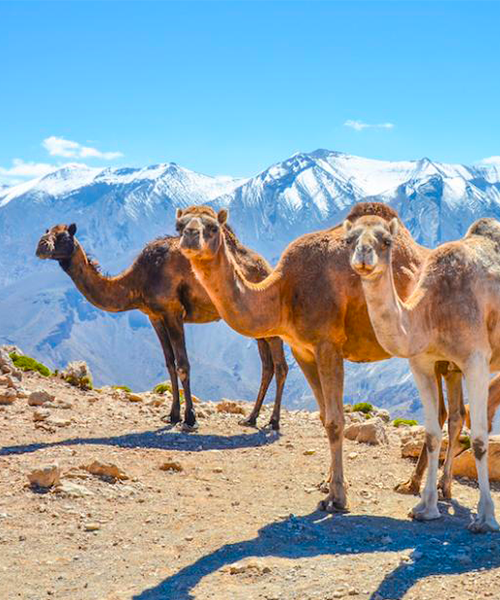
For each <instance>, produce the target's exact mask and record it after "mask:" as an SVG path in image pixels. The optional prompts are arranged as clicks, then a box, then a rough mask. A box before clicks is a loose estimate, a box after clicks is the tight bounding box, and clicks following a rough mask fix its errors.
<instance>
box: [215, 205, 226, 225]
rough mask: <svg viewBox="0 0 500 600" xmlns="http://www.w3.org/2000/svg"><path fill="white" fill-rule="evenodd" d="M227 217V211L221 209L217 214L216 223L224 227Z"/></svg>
mask: <svg viewBox="0 0 500 600" xmlns="http://www.w3.org/2000/svg"><path fill="white" fill-rule="evenodd" d="M228 217H229V211H227V210H226V209H225V208H221V209H220V210H219V212H218V213H217V221H219V223H220V224H221V225H224V224H225V223H226V221H227V218H228Z"/></svg>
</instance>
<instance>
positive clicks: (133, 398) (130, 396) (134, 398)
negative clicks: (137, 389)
mask: <svg viewBox="0 0 500 600" xmlns="http://www.w3.org/2000/svg"><path fill="white" fill-rule="evenodd" d="M127 399H128V400H129V401H130V402H142V396H139V394H133V393H132V392H127Z"/></svg>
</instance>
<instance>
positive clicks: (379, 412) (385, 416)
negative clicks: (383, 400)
mask: <svg viewBox="0 0 500 600" xmlns="http://www.w3.org/2000/svg"><path fill="white" fill-rule="evenodd" d="M375 416H377V417H379V419H382V421H384V423H389V421H390V420H391V414H390V413H389V411H388V410H385V409H384V408H377V409H376V411H375Z"/></svg>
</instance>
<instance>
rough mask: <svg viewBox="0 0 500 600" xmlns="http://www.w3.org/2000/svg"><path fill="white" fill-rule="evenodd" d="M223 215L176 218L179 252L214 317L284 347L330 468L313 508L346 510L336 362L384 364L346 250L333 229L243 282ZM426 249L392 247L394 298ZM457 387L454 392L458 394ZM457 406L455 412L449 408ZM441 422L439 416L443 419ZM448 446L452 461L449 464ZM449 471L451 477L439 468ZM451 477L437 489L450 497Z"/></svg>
mask: <svg viewBox="0 0 500 600" xmlns="http://www.w3.org/2000/svg"><path fill="white" fill-rule="evenodd" d="M365 214H375V215H380V216H381V217H382V218H384V219H387V220H390V219H392V218H393V217H395V216H396V213H395V212H394V211H393V210H392V209H391V208H389V207H387V206H386V205H384V204H379V203H360V204H358V205H357V206H356V207H354V208H353V210H352V211H351V214H350V215H349V217H348V219H349V220H350V221H352V222H355V221H356V220H357V219H358V218H360V217H361V216H363V215H365ZM227 216H228V214H227V211H226V210H221V211H219V213H218V214H216V213H215V212H214V211H213V210H212V209H211V208H208V207H190V208H188V209H185V210H180V209H179V210H178V212H177V229H178V232H179V234H180V235H181V250H182V252H183V253H184V254H185V255H186V257H187V258H188V259H189V260H190V261H191V265H192V267H193V270H194V272H195V273H196V275H197V277H198V279H199V280H200V281H201V283H202V284H203V286H204V287H205V289H206V290H207V292H208V294H209V296H210V298H211V300H212V301H213V303H214V305H215V306H216V308H217V310H218V312H219V314H220V315H221V317H222V318H223V319H224V320H225V321H226V322H227V323H228V324H229V325H230V326H231V327H232V328H233V329H235V330H236V331H238V332H239V333H241V334H242V335H246V336H249V337H261V336H280V337H281V338H282V339H283V340H284V341H285V342H287V343H288V344H289V345H290V346H291V348H292V352H293V354H294V356H295V358H296V359H297V362H298V363H299V365H300V367H301V369H302V371H303V372H304V375H305V377H306V379H307V380H308V382H309V384H310V386H311V388H312V390H313V392H314V395H315V397H316V400H317V402H318V405H319V409H320V415H321V420H322V422H323V425H324V427H325V429H326V432H327V435H328V439H329V443H330V450H331V467H330V477H329V481H330V483H329V493H328V496H327V498H326V500H325V501H324V502H322V503H320V507H321V508H323V509H325V510H328V511H333V510H336V509H340V510H342V509H344V508H345V506H346V494H345V485H344V476H343V464H342V441H343V428H344V412H343V402H342V396H343V378H344V370H343V361H344V359H347V360H351V361H355V362H372V361H378V360H383V359H385V358H389V356H390V355H389V353H387V352H386V351H385V350H384V349H383V348H382V347H381V346H380V344H379V343H378V342H377V339H376V337H375V334H374V332H373V329H372V327H371V325H370V320H369V317H368V312H367V309H366V303H365V301H364V298H363V292H362V288H361V284H360V281H359V278H358V277H357V276H356V275H355V273H353V271H352V269H351V267H350V264H349V248H348V246H347V244H346V242H345V240H344V233H343V229H342V227H341V226H337V227H334V228H333V229H328V230H326V231H320V232H316V233H311V234H307V235H304V236H302V237H300V238H298V239H297V240H295V241H294V242H293V243H292V244H290V246H288V248H287V249H286V250H285V252H284V253H283V255H282V257H281V259H280V261H279V264H278V265H277V267H276V268H275V270H274V271H273V272H272V273H271V275H270V276H269V277H267V278H266V279H265V280H264V281H262V282H261V283H258V284H255V283H252V282H249V281H248V278H247V277H245V274H244V273H243V272H242V270H241V268H240V267H239V265H238V264H237V263H236V261H235V260H234V259H233V257H232V253H231V252H230V248H229V246H228V243H227V239H226V238H225V236H224V235H222V233H221V232H222V231H223V229H224V224H225V223H226V220H227ZM428 253H429V250H428V249H426V248H424V247H422V246H420V245H418V244H417V243H416V242H415V241H414V240H413V239H412V238H411V236H410V235H409V233H408V232H405V231H404V230H403V231H402V233H401V234H400V235H399V236H398V238H397V240H396V243H395V253H394V254H395V261H394V274H395V281H396V287H397V290H398V293H399V294H400V295H401V296H402V297H403V298H406V297H407V296H409V294H410V293H411V292H412V291H413V288H414V285H415V282H416V281H417V279H418V276H419V273H420V270H421V268H422V265H423V263H424V261H425V259H426V257H427V255H428ZM446 381H447V385H448V397H449V401H450V403H451V404H453V407H452V410H450V413H451V414H453V415H455V414H456V413H457V412H459V407H460V404H461V388H460V385H459V384H460V373H456V372H451V371H450V373H447V375H446ZM459 388H460V392H459V391H458V390H459ZM455 404H456V407H455ZM441 416H442V420H443V422H444V420H445V419H446V411H445V409H444V403H443V410H442V413H441ZM450 427H451V431H450V439H451V440H455V439H457V440H458V436H459V434H460V431H461V428H462V421H461V420H454V421H453V422H452V423H450ZM453 449H454V446H453V444H450V461H451V460H452V459H453V453H452V452H453ZM425 465H426V449H425V447H424V450H423V453H422V456H421V459H420V460H419V463H418V467H417V470H416V472H415V474H414V476H413V477H412V478H411V479H410V481H409V482H407V483H406V484H403V485H402V486H400V490H399V491H403V492H413V493H415V492H418V489H419V487H420V480H421V477H422V473H423V470H424V469H425ZM447 473H451V469H447ZM450 486H451V475H448V480H447V481H446V480H445V481H444V483H443V489H444V490H445V493H448V494H449V490H450Z"/></svg>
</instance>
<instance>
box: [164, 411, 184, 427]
mask: <svg viewBox="0 0 500 600" xmlns="http://www.w3.org/2000/svg"><path fill="white" fill-rule="evenodd" d="M161 420H162V421H165V423H168V424H169V425H177V423H180V422H181V417H180V415H172V414H170V415H165V416H163V417H161Z"/></svg>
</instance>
